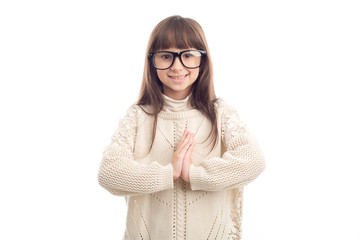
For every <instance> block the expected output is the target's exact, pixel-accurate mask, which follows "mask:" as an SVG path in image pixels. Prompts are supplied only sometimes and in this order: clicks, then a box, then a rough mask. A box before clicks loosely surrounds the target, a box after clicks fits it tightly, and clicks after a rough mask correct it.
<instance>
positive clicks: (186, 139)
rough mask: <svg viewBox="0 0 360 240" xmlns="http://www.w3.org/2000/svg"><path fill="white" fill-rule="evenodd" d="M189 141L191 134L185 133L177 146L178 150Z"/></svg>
mask: <svg viewBox="0 0 360 240" xmlns="http://www.w3.org/2000/svg"><path fill="white" fill-rule="evenodd" d="M185 131H186V130H185ZM190 139H191V133H190V132H189V131H186V133H185V135H183V137H182V138H181V140H180V142H179V144H178V149H179V150H180V151H181V150H182V149H183V148H184V147H185V146H186V145H187V143H188V142H189V141H190Z"/></svg>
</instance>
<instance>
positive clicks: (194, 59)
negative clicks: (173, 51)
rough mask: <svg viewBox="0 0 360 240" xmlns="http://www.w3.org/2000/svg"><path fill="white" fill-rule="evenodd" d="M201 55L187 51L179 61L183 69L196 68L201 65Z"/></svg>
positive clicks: (193, 51)
mask: <svg viewBox="0 0 360 240" xmlns="http://www.w3.org/2000/svg"><path fill="white" fill-rule="evenodd" d="M201 58H202V55H201V53H200V52H199V51H196V50H189V51H186V52H183V53H182V54H181V60H182V62H183V63H184V66H185V67H188V68H196V67H199V66H200V64H201Z"/></svg>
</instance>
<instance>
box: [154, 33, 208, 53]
mask: <svg viewBox="0 0 360 240" xmlns="http://www.w3.org/2000/svg"><path fill="white" fill-rule="evenodd" d="M201 45H202V44H201V41H200V39H198V37H197V36H196V34H195V33H191V31H189V30H188V29H168V31H163V32H160V33H159V34H158V36H157V37H156V38H155V39H154V44H153V50H155V51H157V50H165V49H172V50H169V51H176V50H185V49H200V48H201Z"/></svg>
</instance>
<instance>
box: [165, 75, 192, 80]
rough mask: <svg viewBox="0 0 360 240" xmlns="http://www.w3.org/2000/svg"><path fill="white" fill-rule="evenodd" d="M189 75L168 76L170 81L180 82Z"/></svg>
mask: <svg viewBox="0 0 360 240" xmlns="http://www.w3.org/2000/svg"><path fill="white" fill-rule="evenodd" d="M188 75H189V74H186V75H181V76H169V77H170V78H171V79H173V80H176V81H182V80H184V79H185V78H186V77H187V76H188Z"/></svg>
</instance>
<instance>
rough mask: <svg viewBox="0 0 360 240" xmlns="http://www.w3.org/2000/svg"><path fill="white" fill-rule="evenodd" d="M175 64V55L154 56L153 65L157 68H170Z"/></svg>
mask: <svg viewBox="0 0 360 240" xmlns="http://www.w3.org/2000/svg"><path fill="white" fill-rule="evenodd" d="M172 62H173V55H172V54H171V53H166V52H159V53H155V54H154V55H153V63H154V66H155V67H156V68H160V69H162V68H168V67H170V65H171V63H172Z"/></svg>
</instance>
